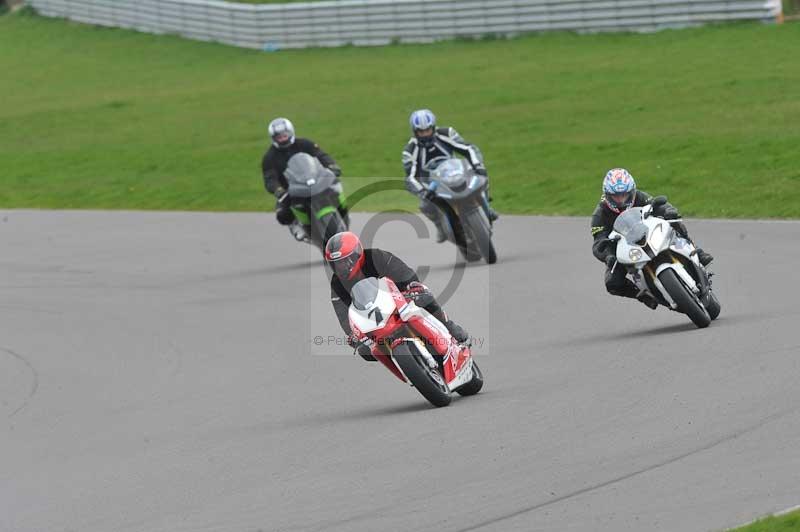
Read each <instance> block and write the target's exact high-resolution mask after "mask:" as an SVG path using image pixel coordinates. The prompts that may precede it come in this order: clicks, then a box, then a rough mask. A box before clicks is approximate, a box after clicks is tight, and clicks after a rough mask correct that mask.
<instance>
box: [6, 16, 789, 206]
mask: <svg viewBox="0 0 800 532" xmlns="http://www.w3.org/2000/svg"><path fill="white" fill-rule="evenodd" d="M797 42H800V24H785V25H780V26H775V25H761V24H736V25H727V26H715V27H706V28H701V29H690V30H680V31H664V32H659V33H654V34H642V35H638V34H608V35H574V34H543V35H535V36H529V37H524V38H519V39H514V40H502V39H497V40H481V41H453V42H446V43H441V44H436V45H427V46H423V45H419V46H417V45H402V46H390V47H382V48H353V47H345V48H339V49H315V50H299V51H280V52H277V53H265V52H259V51H251V50H242V49H237V48H233V47H228V46H223V45H217V44H210V43H200V42H193V41H188V40H184V39H180V38H177V37H174V36H154V35H146V34H140V33H135V32H130V31H123V30H115V29H105V28H95V27H89V26H83V25H79V24H74V23H70V22H66V21H63V20H51V19H45V18H42V17H38V16H32V15H30V14H19V13H17V14H13V15H4V16H2V17H0V50H2V53H0V72H2V76H0V98H1V100H0V101H1V102H2V104H0V160H2V165H0V207H3V208H15V207H41V208H111V209H178V210H195V209H199V210H262V209H265V208H271V206H272V201H267V198H266V197H265V193H264V191H263V188H262V183H261V177H260V168H259V164H260V159H261V155H262V153H263V151H264V149H265V146H266V144H267V141H266V138H265V137H266V133H265V129H266V122H267V120H268V119H269V118H271V117H274V116H279V115H282V116H288V117H290V118H291V119H292V120H293V121H294V122H295V125H296V126H297V129H298V134H299V135H301V136H308V137H311V138H313V139H315V140H317V141H318V142H319V143H320V144H321V145H322V146H323V147H324V148H325V149H326V150H327V151H329V152H330V153H332V154H333V155H334V156H335V157H336V159H337V160H338V161H339V163H340V164H341V166H342V168H343V169H344V172H345V176H346V179H345V186H346V187H348V188H349V189H351V190H352V189H355V188H357V187H360V186H361V185H363V183H364V182H367V181H369V179H360V178H358V177H359V176H396V177H400V175H401V172H402V167H401V164H400V152H401V149H402V147H403V145H404V144H405V142H406V140H407V138H408V135H409V131H408V126H407V117H408V113H409V112H410V111H411V110H413V109H415V108H418V107H430V108H431V109H433V110H434V111H435V112H436V113H437V115H438V116H439V119H440V123H441V124H443V125H444V124H452V125H455V126H456V127H457V128H458V129H459V131H460V132H461V133H462V134H463V135H464V137H466V138H467V139H468V140H471V141H473V142H475V143H477V144H478V145H479V146H480V147H481V149H482V150H483V152H484V154H485V157H486V162H487V167H488V169H489V172H490V175H491V176H492V181H493V195H494V197H495V206H496V208H498V210H500V211H501V212H505V213H536V214H570V215H587V216H588V214H589V213H590V212H591V209H592V207H593V205H594V204H595V202H596V200H597V198H598V196H599V193H600V190H599V188H600V182H601V179H602V176H603V174H604V172H605V171H606V169H608V168H610V167H613V166H625V167H627V168H628V169H630V170H631V172H632V173H633V174H634V176H636V177H637V180H638V182H639V184H640V187H641V188H642V189H644V190H647V191H649V192H651V193H664V194H667V195H669V196H670V199H671V200H672V201H673V202H674V203H676V204H677V205H678V206H679V207H680V208H681V210H682V211H683V212H684V213H685V214H687V215H690V216H710V217H800V157H798V155H797V153H798V146H799V145H800V128H799V127H798V124H800V98H798V95H799V94H800V92H798V87H799V86H800V68H797V58H796V54H795V53H794V52H793V50H794V49H795V48H796V43H797ZM413 205H415V202H414V201H413V200H412V199H411V198H410V196H408V195H407V194H403V193H400V192H398V193H395V194H391V195H389V197H388V199H387V198H386V197H384V198H381V199H380V200H379V199H377V198H367V200H365V201H364V202H363V203H362V204H360V205H359V208H367V209H380V208H386V207H411V206H413Z"/></svg>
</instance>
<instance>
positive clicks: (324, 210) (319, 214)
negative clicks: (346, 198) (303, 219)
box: [314, 205, 338, 220]
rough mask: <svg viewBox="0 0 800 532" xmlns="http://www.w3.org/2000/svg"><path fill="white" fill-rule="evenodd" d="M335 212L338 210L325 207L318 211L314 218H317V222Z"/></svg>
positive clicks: (330, 206)
mask: <svg viewBox="0 0 800 532" xmlns="http://www.w3.org/2000/svg"><path fill="white" fill-rule="evenodd" d="M337 210H338V209H337V208H336V207H334V206H332V205H328V206H327V207H323V208H321V209H320V210H318V211H317V213H316V214H315V215H314V216H316V217H317V220H320V219H321V218H322V217H323V216H325V215H326V214H333V213H334V212H336V211H337Z"/></svg>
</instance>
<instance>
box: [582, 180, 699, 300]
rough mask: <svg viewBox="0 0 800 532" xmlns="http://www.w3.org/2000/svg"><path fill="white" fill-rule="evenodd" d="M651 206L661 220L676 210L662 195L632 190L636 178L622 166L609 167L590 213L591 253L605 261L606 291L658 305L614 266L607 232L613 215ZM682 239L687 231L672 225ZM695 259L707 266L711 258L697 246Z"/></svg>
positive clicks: (614, 253) (678, 224)
mask: <svg viewBox="0 0 800 532" xmlns="http://www.w3.org/2000/svg"><path fill="white" fill-rule="evenodd" d="M645 205H652V206H653V215H655V216H659V217H661V218H664V219H665V220H675V219H677V218H678V217H679V216H678V210H677V209H676V208H675V207H673V206H672V205H670V204H669V203H668V202H667V198H666V197H665V196H656V197H655V198H653V197H652V196H650V195H649V194H648V193H646V192H643V191H641V190H637V189H636V181H635V180H634V179H633V176H632V175H631V174H630V172H628V171H627V170H625V169H624V168H613V169H611V170H609V171H608V173H606V175H605V178H603V195H602V197H601V198H600V202H599V203H598V204H597V207H596V208H595V210H594V213H593V214H592V237H593V238H594V242H593V243H592V253H593V254H594V256H595V257H596V258H597V259H598V260H600V261H601V262H604V263H605V264H606V274H605V284H606V290H608V292H609V293H610V294H612V295H615V296H623V297H631V298H635V299H638V300H639V301H641V302H642V303H644V304H645V305H647V306H648V307H650V308H652V309H654V308H656V307H658V302H657V301H656V300H655V298H654V297H653V296H652V295H650V294H648V293H647V292H640V291H639V289H638V288H637V286H636V285H635V284H634V283H633V281H631V280H630V279H628V278H627V272H626V271H625V268H614V264H615V262H616V260H617V259H616V257H617V243H616V242H614V241H612V240H609V238H608V235H609V234H611V231H613V230H614V222H615V221H616V219H617V216H619V215H620V214H622V213H623V212H624V211H626V210H628V209H630V208H631V207H643V206H645ZM672 226H673V227H674V228H675V230H676V231H677V232H678V234H679V235H681V236H682V237H683V238H685V239H687V240H689V241H691V239H690V238H689V231H688V230H687V229H686V226H685V225H683V222H675V223H673V224H672ZM697 258H698V260H699V261H700V263H701V264H702V265H703V266H707V265H708V264H709V263H710V262H711V261H712V260H714V257H712V256H711V255H710V254H709V253H706V252H705V251H703V250H702V249H700V248H697Z"/></svg>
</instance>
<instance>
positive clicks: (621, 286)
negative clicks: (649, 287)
mask: <svg viewBox="0 0 800 532" xmlns="http://www.w3.org/2000/svg"><path fill="white" fill-rule="evenodd" d="M605 284H606V290H608V293H609V294H612V295H615V296H621V297H630V298H632V299H638V300H639V301H641V302H642V303H644V304H645V305H647V306H648V307H650V308H651V309H654V308H656V307H658V301H656V299H655V298H654V297H653V296H652V295H651V294H649V293H647V292H645V291H640V290H639V287H638V286H636V283H634V282H633V281H631V280H630V279H628V277H627V272H626V271H625V268H623V267H622V266H620V265H619V264H617V265H616V267H614V266H608V267H607V268H606V273H605Z"/></svg>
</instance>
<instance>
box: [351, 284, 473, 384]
mask: <svg viewBox="0 0 800 532" xmlns="http://www.w3.org/2000/svg"><path fill="white" fill-rule="evenodd" d="M370 281H372V280H371V279H363V280H362V281H359V283H363V282H370ZM372 282H374V281H372ZM357 284H358V283H357ZM354 288H355V287H354ZM363 306H364V307H365V308H364V309H363V310H361V309H358V308H356V306H355V305H354V304H351V305H350V309H349V311H348V317H349V319H350V328H351V329H352V331H353V333H354V334H355V335H356V336H357V337H358V338H359V339H361V340H363V339H365V338H370V339H371V340H372V341H373V342H374V344H373V346H372V356H374V357H375V359H376V360H379V361H380V362H381V363H382V364H383V365H384V366H386V367H387V368H388V369H389V371H391V372H392V373H394V374H395V375H396V376H397V377H398V378H399V379H400V380H402V381H404V382H407V379H406V377H405V375H403V372H402V371H401V370H400V368H399V367H398V366H397V364H395V362H394V360H393V359H392V358H391V357H390V356H388V355H386V354H385V352H384V350H382V349H381V348H380V345H381V344H384V343H388V345H389V347H390V351H392V350H394V348H395V347H396V346H397V345H398V344H400V343H402V342H413V343H414V344H415V345H416V347H417V349H418V350H419V351H420V352H422V353H423V354H425V355H428V356H430V355H433V354H438V355H441V356H442V357H444V359H443V369H444V380H445V382H446V383H447V385H448V387H449V388H450V390H455V389H456V388H458V387H459V386H461V385H463V384H466V383H467V382H469V380H470V379H471V378H472V353H471V352H470V349H469V347H467V346H463V345H459V344H458V342H457V341H456V340H455V338H453V337H452V335H451V334H450V332H449V331H448V330H447V328H446V327H445V326H444V324H442V322H440V321H439V320H438V319H436V318H435V317H434V316H432V315H431V314H430V313H429V312H428V311H427V310H425V309H424V308H420V307H418V306H417V305H416V303H414V302H413V301H407V300H406V298H405V297H404V296H403V293H402V292H401V291H400V290H399V289H398V288H397V285H396V284H394V281H392V280H391V279H389V278H388V277H382V278H380V279H378V289H377V291H376V293H375V295H374V297H373V298H372V301H371V302H368V303H366V304H365V305H363ZM403 325H408V326H409V327H410V328H411V329H412V330H413V331H414V332H415V333H417V335H419V338H417V337H414V336H409V337H399V338H395V339H393V340H387V339H388V338H390V337H391V336H393V335H394V333H396V332H397V330H398V329H399V328H401V327H402V326H403ZM429 348H432V350H433V351H434V352H431V349H429ZM430 358H431V359H433V357H430Z"/></svg>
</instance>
